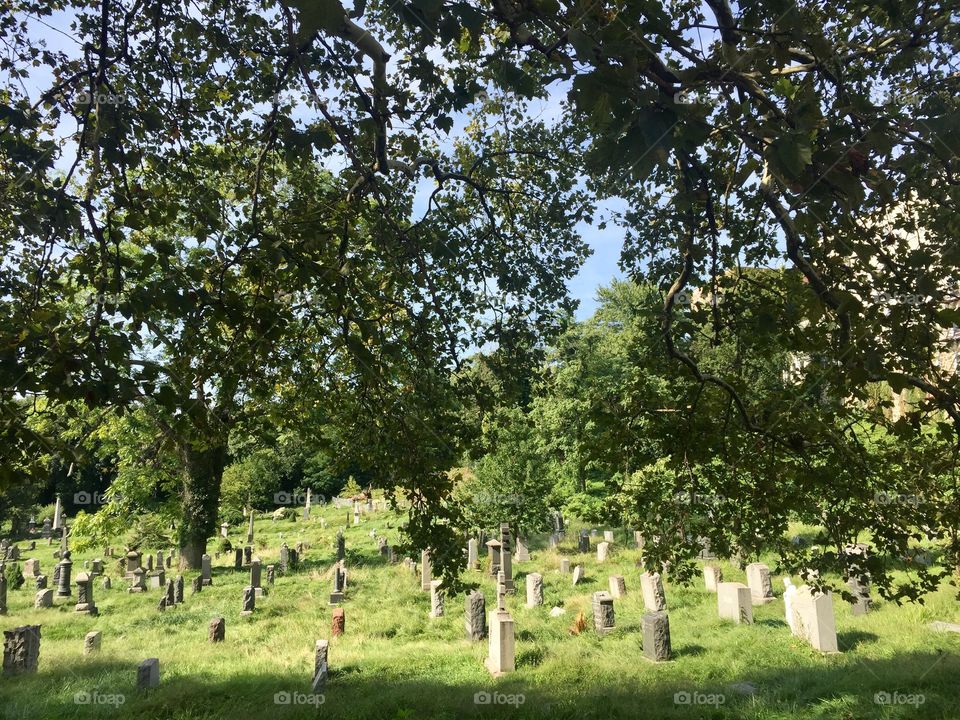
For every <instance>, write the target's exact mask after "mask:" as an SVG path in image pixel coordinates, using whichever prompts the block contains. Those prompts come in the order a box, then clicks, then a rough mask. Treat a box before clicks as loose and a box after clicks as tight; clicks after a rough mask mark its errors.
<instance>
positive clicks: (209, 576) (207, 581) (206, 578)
mask: <svg viewBox="0 0 960 720" xmlns="http://www.w3.org/2000/svg"><path fill="white" fill-rule="evenodd" d="M200 577H201V580H200V582H201V584H203V585H213V570H212V569H211V566H210V556H209V555H206V554H205V555H203V557H201V558H200Z"/></svg>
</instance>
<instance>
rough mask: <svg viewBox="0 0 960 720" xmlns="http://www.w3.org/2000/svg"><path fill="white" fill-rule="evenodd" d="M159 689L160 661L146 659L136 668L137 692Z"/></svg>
mask: <svg viewBox="0 0 960 720" xmlns="http://www.w3.org/2000/svg"><path fill="white" fill-rule="evenodd" d="M156 687H160V660H159V659H158V658H147V659H146V660H144V661H143V662H142V663H140V665H139V666H138V667H137V690H151V689H152V688H156Z"/></svg>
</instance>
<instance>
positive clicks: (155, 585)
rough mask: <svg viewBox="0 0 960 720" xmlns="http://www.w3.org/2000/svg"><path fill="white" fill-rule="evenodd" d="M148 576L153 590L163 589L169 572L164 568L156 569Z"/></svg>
mask: <svg viewBox="0 0 960 720" xmlns="http://www.w3.org/2000/svg"><path fill="white" fill-rule="evenodd" d="M148 577H149V583H150V589H151V590H163V589H164V588H166V586H167V574H166V572H164V571H163V569H160V570H154V571H153V572H152V573H150V575H149V576H148Z"/></svg>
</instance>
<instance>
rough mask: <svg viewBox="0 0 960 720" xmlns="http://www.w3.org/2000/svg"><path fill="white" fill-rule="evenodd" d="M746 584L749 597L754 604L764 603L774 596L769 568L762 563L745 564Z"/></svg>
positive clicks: (771, 599) (771, 600)
mask: <svg viewBox="0 0 960 720" xmlns="http://www.w3.org/2000/svg"><path fill="white" fill-rule="evenodd" d="M747 585H748V586H749V587H750V599H751V601H752V602H753V604H754V605H766V604H767V603H772V602H773V601H774V600H776V598H775V597H774V596H773V585H772V584H771V583H770V568H768V567H767V566H766V565H764V564H763V563H750V564H749V565H747Z"/></svg>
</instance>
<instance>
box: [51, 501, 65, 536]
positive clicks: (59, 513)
mask: <svg viewBox="0 0 960 720" xmlns="http://www.w3.org/2000/svg"><path fill="white" fill-rule="evenodd" d="M61 525H63V503H61V502H60V496H59V495H57V504H56V505H55V506H54V508H53V529H54V530H59V529H60V527H61Z"/></svg>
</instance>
